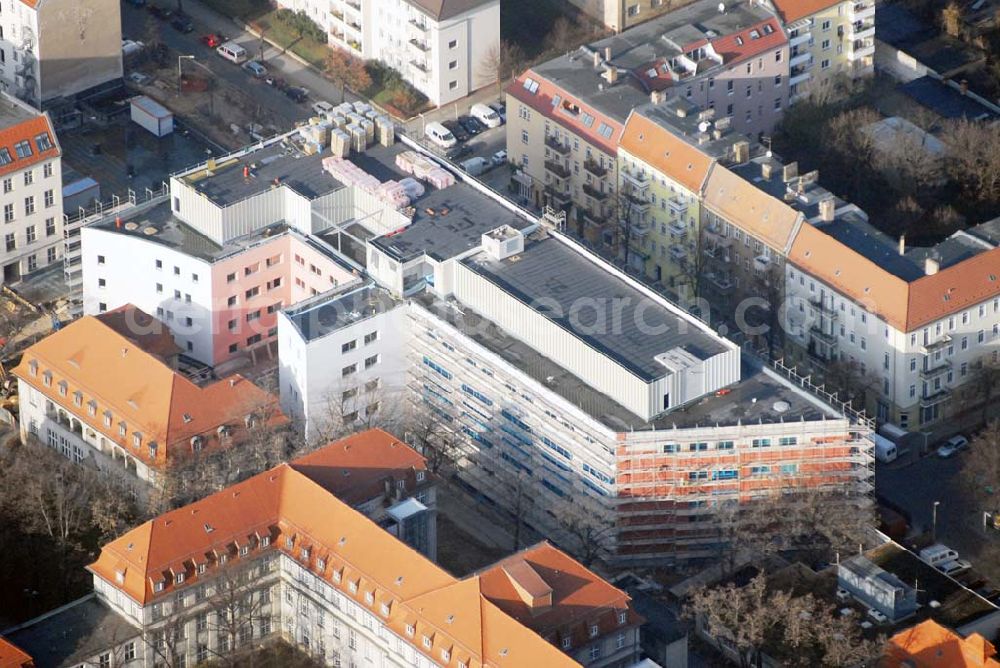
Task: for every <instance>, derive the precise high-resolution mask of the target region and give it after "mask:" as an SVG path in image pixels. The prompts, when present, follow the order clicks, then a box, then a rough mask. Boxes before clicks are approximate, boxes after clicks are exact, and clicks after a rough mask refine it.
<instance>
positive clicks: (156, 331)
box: [13, 305, 284, 491]
mask: <svg viewBox="0 0 1000 668" xmlns="http://www.w3.org/2000/svg"><path fill="white" fill-rule="evenodd" d="M179 352H180V350H179V349H178V348H177V346H176V345H175V344H174V343H173V339H172V337H171V336H170V333H169V330H167V328H166V326H165V325H164V324H163V323H162V322H160V321H158V320H156V319H155V318H152V317H151V316H149V315H148V314H146V313H143V312H142V311H140V310H138V309H136V308H134V307H133V306H131V305H128V306H126V307H124V308H122V309H119V310H116V311H113V312H109V313H105V314H102V315H100V316H84V317H83V318H81V319H79V320H76V321H74V322H72V323H71V324H69V325H67V326H66V327H63V328H62V329H60V330H58V331H56V332H54V333H52V334H50V335H49V336H47V337H45V338H44V339H42V340H41V341H39V342H38V343H36V344H34V345H33V346H31V347H30V348H28V349H27V350H26V351H25V352H24V355H23V357H22V358H21V363H20V364H19V365H18V366H17V367H16V368H15V369H14V370H13V374H14V376H15V377H16V378H17V382H18V395H19V397H20V404H19V411H20V419H19V422H20V425H21V438H22V439H27V438H29V437H34V438H38V439H39V440H40V441H41V442H42V443H46V444H48V445H49V446H50V447H52V448H54V449H56V450H58V451H60V452H61V453H62V454H63V455H64V456H65V457H67V458H68V459H72V460H73V461H74V462H76V463H79V464H84V465H86V466H92V467H94V468H96V469H98V470H100V471H104V472H107V473H109V474H115V475H123V476H124V479H125V480H126V481H128V482H130V483H133V482H134V483H135V485H134V487H135V488H136V489H137V490H138V491H142V490H147V489H148V486H143V485H140V484H138V483H139V481H142V482H144V483H149V485H155V484H156V483H157V481H158V479H159V474H160V473H162V471H163V470H164V469H165V468H166V467H168V466H169V465H170V464H171V463H172V462H173V461H174V460H175V459H176V458H178V457H182V456H184V455H185V454H187V453H192V452H202V451H209V450H212V449H215V448H221V447H239V445H240V443H241V442H242V441H243V439H244V438H246V435H247V433H248V430H249V429H251V428H253V427H254V426H255V425H258V426H260V425H276V424H278V423H280V422H282V421H284V416H282V415H281V414H280V412H279V411H278V410H277V406H276V401H275V397H273V396H272V395H270V394H268V393H267V392H264V391H263V390H261V389H260V388H258V387H257V386H256V385H254V384H253V383H251V382H250V381H249V380H246V379H245V378H243V377H242V376H239V375H232V376H229V377H227V378H222V379H220V380H217V381H214V382H204V381H200V380H199V378H198V377H190V376H189V375H188V374H186V373H185V372H184V367H183V366H182V365H181V364H180V362H179V360H178V358H177V355H178V353H179Z"/></svg>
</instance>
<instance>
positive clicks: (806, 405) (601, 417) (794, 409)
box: [414, 292, 839, 432]
mask: <svg viewBox="0 0 1000 668" xmlns="http://www.w3.org/2000/svg"><path fill="white" fill-rule="evenodd" d="M414 299H415V301H416V302H417V303H419V304H420V305H421V306H423V307H424V308H426V309H427V310H429V311H431V312H432V313H433V314H435V315H437V316H438V317H440V318H442V319H443V320H445V321H446V322H449V323H450V324H452V325H453V326H455V327H456V328H457V329H459V330H460V331H462V332H463V333H465V335H466V336H469V337H470V338H472V339H473V340H474V341H476V342H477V343H479V344H480V345H482V346H483V347H485V348H487V349H488V350H490V351H491V352H493V353H494V354H496V355H499V356H500V357H502V358H503V359H504V360H505V361H507V362H508V363H509V364H511V365H512V366H514V367H516V368H517V369H519V370H520V371H522V372H523V373H525V374H527V375H528V376H530V377H531V378H533V379H534V380H536V381H537V382H539V383H541V384H543V385H544V386H546V387H548V388H549V389H551V390H552V391H553V392H555V393H556V394H558V395H559V396H561V397H562V398H563V399H565V400H567V401H569V402H570V403H572V404H574V405H575V406H577V407H579V408H580V410H582V411H583V412H585V413H586V414H588V415H590V416H591V417H593V418H594V419H595V420H598V421H599V422H601V423H602V424H604V425H605V426H606V427H608V428H609V429H613V430H615V431H619V432H625V431H651V430H670V429H673V428H677V429H689V428H693V427H709V426H731V425H735V424H737V422H739V423H741V424H750V423H754V424H755V423H763V424H771V423H778V422H798V421H801V420H807V421H809V420H822V419H824V418H827V419H833V418H837V417H839V416H838V414H837V413H836V412H835V411H833V410H832V409H828V408H826V409H824V408H821V407H820V405H818V404H817V402H816V401H815V400H813V399H812V398H811V397H809V396H808V395H807V394H805V393H804V392H803V391H802V390H799V389H797V388H794V387H792V386H791V385H789V384H788V383H786V382H785V381H783V380H781V379H780V378H779V377H777V376H775V375H773V374H771V373H767V372H764V371H761V370H759V369H755V368H753V367H752V366H750V365H749V364H746V363H745V364H744V368H743V379H742V380H740V381H739V382H737V383H735V384H733V385H731V386H730V387H729V388H727V389H728V390H729V393H728V394H725V395H719V396H717V395H715V394H710V395H708V396H706V397H703V398H702V399H701V400H699V401H697V402H694V403H692V404H688V405H686V406H682V407H679V408H675V409H673V410H671V411H668V412H666V413H662V414H660V415H658V416H657V417H655V418H654V419H652V420H643V419H642V418H641V417H639V416H638V415H636V414H635V413H632V412H631V411H629V410H628V409H627V408H625V407H624V406H622V405H621V404H619V403H617V402H616V401H614V400H613V399H611V398H610V397H609V396H607V395H606V394H603V393H601V392H598V391H597V390H595V389H594V388H592V387H591V386H590V385H587V384H586V383H585V382H583V381H582V380H581V379H580V378H579V377H577V376H575V375H573V374H572V373H570V372H569V371H567V370H566V369H565V368H563V367H561V366H559V365H558V364H556V363H555V362H553V361H552V360H551V359H549V358H547V357H545V356H544V355H542V354H541V353H539V352H538V351H536V350H535V349H534V348H532V347H531V346H529V345H527V344H526V343H524V342H522V341H520V340H518V339H515V338H514V337H512V336H509V335H508V334H506V333H505V332H504V331H502V330H501V329H500V328H499V327H497V326H496V325H495V324H489V325H488V326H487V325H484V322H483V321H484V318H483V316H481V315H480V314H478V313H476V312H475V311H473V310H472V309H471V308H469V307H468V306H467V305H465V304H462V305H461V310H462V312H461V313H460V312H459V311H458V310H457V309H456V308H455V307H454V306H453V303H452V302H445V301H442V300H441V299H439V298H437V297H435V296H434V295H433V294H431V293H429V292H424V293H422V294H420V295H418V296H417V297H415V298H414ZM754 399H756V401H754ZM779 401H783V402H785V403H786V404H787V408H786V407H785V406H782V408H783V409H784V410H780V411H779V410H776V409H775V408H774V404H775V403H777V402H779Z"/></svg>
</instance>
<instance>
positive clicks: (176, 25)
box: [170, 14, 194, 34]
mask: <svg viewBox="0 0 1000 668" xmlns="http://www.w3.org/2000/svg"><path fill="white" fill-rule="evenodd" d="M170 25H171V26H173V29H174V30H176V31H177V32H182V33H184V34H187V33H189V32H194V23H192V22H191V17H190V16H187V15H186V14H178V15H177V16H175V17H174V20H173V21H171V22H170Z"/></svg>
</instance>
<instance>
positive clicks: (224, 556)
mask: <svg viewBox="0 0 1000 668" xmlns="http://www.w3.org/2000/svg"><path fill="white" fill-rule="evenodd" d="M227 561H229V555H228V554H225V553H222V554H220V555H219V565H220V566H222V565H224V564H225V563H226V562H227Z"/></svg>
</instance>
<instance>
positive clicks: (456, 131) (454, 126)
mask: <svg viewBox="0 0 1000 668" xmlns="http://www.w3.org/2000/svg"><path fill="white" fill-rule="evenodd" d="M441 125H443V126H445V127H446V128H448V130H450V131H451V134H453V135H455V139H457V140H458V141H460V142H464V141H468V140H469V133H468V132H466V131H465V128H463V127H462V126H461V125H460V124H459V123H458V121H441Z"/></svg>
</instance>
